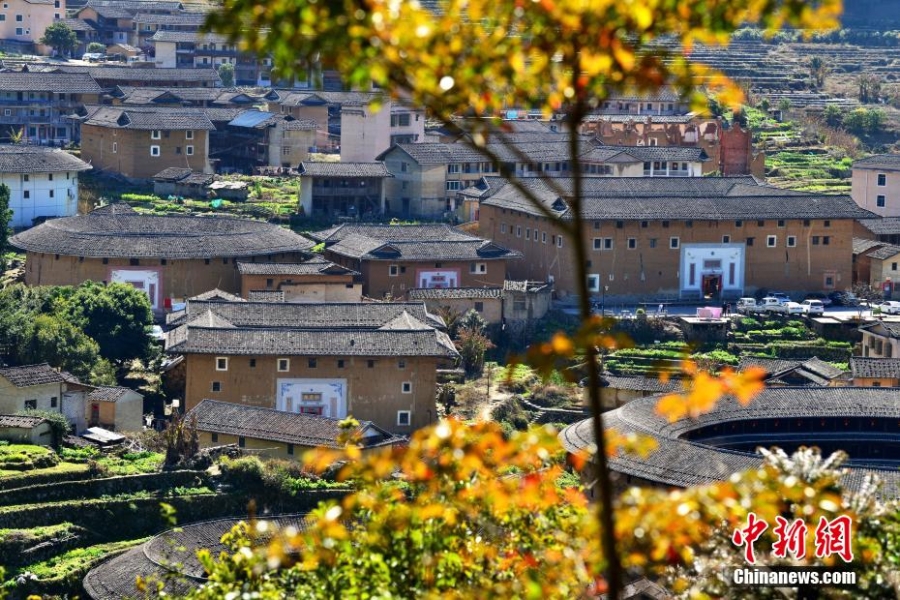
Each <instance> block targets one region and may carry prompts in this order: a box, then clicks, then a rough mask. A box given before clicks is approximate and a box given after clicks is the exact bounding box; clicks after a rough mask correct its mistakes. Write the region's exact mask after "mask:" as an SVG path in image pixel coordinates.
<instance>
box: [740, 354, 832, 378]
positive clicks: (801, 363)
mask: <svg viewBox="0 0 900 600" xmlns="http://www.w3.org/2000/svg"><path fill="white" fill-rule="evenodd" d="M750 367H761V368H763V369H765V370H766V373H768V376H769V377H773V378H778V377H781V376H784V375H785V374H787V373H788V372H790V371H798V372H799V373H800V374H801V375H805V376H807V377H808V378H810V379H812V380H814V381H815V383H817V384H819V385H825V384H826V383H827V382H828V381H830V380H832V379H837V378H838V377H840V376H841V375H843V374H844V372H843V371H841V370H840V369H838V368H837V367H835V366H834V365H831V364H829V363H827V362H825V361H823V360H820V359H819V358H818V357H813V358H807V359H802V360H789V359H782V358H757V357H753V356H744V357H741V360H740V362H739V363H738V370H739V371H745V370H747V369H749V368H750Z"/></svg>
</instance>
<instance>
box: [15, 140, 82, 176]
mask: <svg viewBox="0 0 900 600" xmlns="http://www.w3.org/2000/svg"><path fill="white" fill-rule="evenodd" d="M89 169H91V165H89V164H87V163H86V162H84V161H83V160H81V159H80V158H78V157H76V156H73V155H71V154H69V153H68V152H66V151H64V150H59V149H57V148H48V147H47V146H28V145H23V144H0V173H56V172H59V171H87V170H89Z"/></svg>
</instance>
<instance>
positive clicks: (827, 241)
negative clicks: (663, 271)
mask: <svg viewBox="0 0 900 600" xmlns="http://www.w3.org/2000/svg"><path fill="white" fill-rule="evenodd" d="M786 239H787V247H788V248H796V247H797V236H796V235H789V236H787V238H786ZM647 242H648V245H649V247H650V248H656V247H657V239H656V238H650V239H649V240H647ZM722 243H723V244H730V243H731V236H730V235H723V236H722ZM745 243H746V245H748V246H753V245H755V244H756V238H754V237H748V238H746V240H745ZM811 243H812V245H813V246H829V245H831V236H829V235H814V236H811ZM627 244H628V249H629V250H634V249H635V248H637V238H633V237H630V238H628V240H627ZM593 245H594V250H599V251H603V250H612V249H613V248H614V246H615V240H614V239H613V238H608V237H607V238H593ZM679 245H680V240H679V238H678V237H674V236H673V237H670V238H669V248H672V249H676V248H678V247H679ZM777 245H778V236H777V235H767V236H766V247H767V248H775V247H776V246H777Z"/></svg>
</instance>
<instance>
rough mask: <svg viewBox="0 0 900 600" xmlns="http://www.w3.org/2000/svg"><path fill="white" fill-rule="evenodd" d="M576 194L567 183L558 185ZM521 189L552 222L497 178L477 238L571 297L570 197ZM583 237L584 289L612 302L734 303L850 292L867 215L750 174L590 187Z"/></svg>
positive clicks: (541, 184) (513, 273) (516, 271)
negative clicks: (856, 229)
mask: <svg viewBox="0 0 900 600" xmlns="http://www.w3.org/2000/svg"><path fill="white" fill-rule="evenodd" d="M554 184H555V185H556V186H557V189H559V188H560V187H561V188H562V189H563V190H569V189H571V180H570V179H562V178H560V179H555V180H554ZM528 185H529V187H530V189H531V190H532V192H533V193H535V194H536V195H537V196H538V197H539V199H540V201H541V202H542V203H543V205H544V207H545V208H546V209H548V210H549V211H551V213H552V214H554V215H557V218H554V219H548V218H547V217H546V216H545V215H544V213H543V212H541V211H540V210H539V209H538V208H537V207H535V206H533V205H532V204H531V203H530V202H529V201H528V200H526V199H525V198H524V197H523V196H522V195H521V194H520V193H519V192H518V190H515V189H514V188H513V186H512V185H509V184H508V182H506V181H505V180H503V179H500V178H484V180H483V181H482V183H481V184H480V186H481V189H483V190H484V195H483V197H482V198H481V215H480V219H479V225H480V232H481V234H482V235H484V236H486V237H489V238H490V239H493V240H495V242H496V243H497V244H502V245H503V246H506V247H509V248H510V249H512V250H515V251H518V252H520V253H521V254H522V255H523V256H524V258H525V260H521V261H514V262H511V263H510V264H509V270H510V277H511V278H513V279H532V280H534V279H537V280H540V279H551V280H552V281H553V282H554V286H555V289H556V292H557V294H558V295H561V296H564V295H568V294H577V293H578V289H579V286H578V285H576V282H575V276H576V273H577V270H576V268H575V265H573V264H572V260H571V256H572V255H571V249H570V248H569V247H568V245H569V242H568V240H566V239H565V237H564V236H563V235H562V231H561V230H560V228H559V226H558V224H557V219H563V220H568V219H570V218H571V208H570V206H569V203H568V202H567V200H566V198H565V197H560V195H559V194H557V193H556V192H555V191H553V190H551V189H550V188H549V187H548V185H547V183H546V182H545V181H542V180H541V179H538V178H535V179H532V180H529V181H528ZM582 210H583V216H584V219H585V223H584V231H583V232H582V235H583V237H584V238H585V239H586V240H588V243H589V247H588V255H589V256H588V259H587V265H586V267H587V272H588V289H589V291H590V292H591V293H592V294H595V295H597V296H598V297H599V296H601V295H603V296H605V297H606V298H607V299H609V300H612V301H617V300H636V299H642V298H647V297H650V298H653V299H654V300H656V299H660V298H682V299H695V300H696V299H703V298H712V299H719V300H720V301H721V299H722V298H726V299H727V298H738V297H741V296H746V295H748V294H750V295H752V294H753V293H754V292H755V291H756V290H759V289H777V290H784V291H785V292H786V293H788V294H796V295H798V296H799V295H802V294H805V293H807V292H813V291H832V290H836V289H843V288H846V287H848V286H849V285H850V283H851V270H852V264H851V263H852V247H851V238H852V231H853V224H854V220H855V219H858V218H870V217H871V213H868V212H867V211H864V210H863V209H861V208H859V207H858V206H857V205H856V204H855V203H854V202H853V201H852V200H851V199H850V198H849V197H847V196H837V195H825V194H814V193H808V192H797V191H790V190H782V189H779V188H775V187H769V186H766V185H762V184H761V183H759V182H758V181H757V180H755V179H753V178H750V177H739V178H724V177H702V178H690V179H681V178H608V177H597V178H586V179H585V180H584V197H583V207H582Z"/></svg>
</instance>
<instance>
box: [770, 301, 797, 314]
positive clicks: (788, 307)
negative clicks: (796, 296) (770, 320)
mask: <svg viewBox="0 0 900 600" xmlns="http://www.w3.org/2000/svg"><path fill="white" fill-rule="evenodd" d="M772 312H778V313H781V314H784V315H802V314H803V305H801V304H800V303H799V302H782V303H781V304H780V305H779V306H777V307H776V308H773V309H772Z"/></svg>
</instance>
